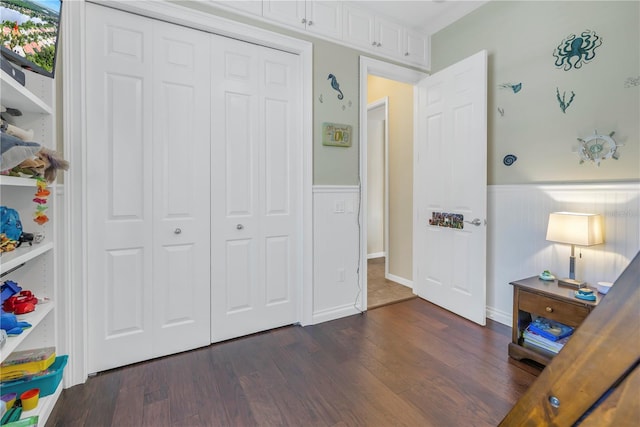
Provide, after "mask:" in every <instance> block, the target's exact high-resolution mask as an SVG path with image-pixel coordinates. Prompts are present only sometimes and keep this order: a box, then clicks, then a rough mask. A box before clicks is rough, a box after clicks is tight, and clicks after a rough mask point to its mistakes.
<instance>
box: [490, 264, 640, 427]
mask: <svg viewBox="0 0 640 427" xmlns="http://www.w3.org/2000/svg"><path fill="white" fill-rule="evenodd" d="M638 390H640V253H638V254H637V255H636V256H635V258H634V259H633V261H631V263H630V264H629V266H628V267H627V268H626V269H625V271H624V272H623V273H622V274H621V275H620V277H619V278H618V280H616V281H615V284H614V286H613V287H612V288H611V290H610V291H609V293H608V294H607V295H606V296H604V297H603V298H602V301H600V302H599V303H598V304H597V306H596V307H595V308H594V309H593V310H592V312H591V313H590V314H589V315H588V316H587V317H586V319H584V321H583V322H582V324H581V325H580V326H579V327H578V328H577V329H576V331H575V332H574V333H573V336H572V337H571V339H570V340H569V341H568V342H567V344H566V345H565V346H564V348H563V349H562V351H560V353H559V354H558V355H557V356H556V357H554V358H553V359H551V361H550V363H549V364H548V365H547V367H546V368H545V369H544V370H543V371H542V373H541V374H540V376H539V377H538V378H537V380H536V381H535V382H534V383H533V384H532V385H531V387H529V389H528V390H527V391H526V393H525V394H524V395H523V396H522V397H521V398H520V400H518V402H517V403H516V405H515V406H514V407H513V408H512V409H511V411H510V412H509V413H508V414H507V416H506V417H505V418H504V419H503V420H502V422H501V423H500V426H518V427H521V426H542V425H546V426H571V425H574V424H576V423H579V424H580V426H583V427H589V426H605V425H606V426H627V425H638V421H640V399H639V398H638Z"/></svg>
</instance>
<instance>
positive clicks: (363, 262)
mask: <svg viewBox="0 0 640 427" xmlns="http://www.w3.org/2000/svg"><path fill="white" fill-rule="evenodd" d="M369 75H374V76H379V77H384V78H385V79H391V80H396V81H399V82H403V83H408V84H412V85H415V84H416V83H417V82H418V81H420V80H421V79H423V78H425V77H427V74H426V73H423V72H421V71H416V70H412V69H410V68H405V67H402V66H400V65H395V64H391V63H388V62H383V61H379V60H376V59H372V58H368V57H366V56H361V57H360V129H359V132H360V141H366V140H367V98H368V88H367V80H368V76H369ZM359 145H360V206H364V207H366V206H367V144H362V143H361V144H359ZM387 216H388V215H387ZM360 224H361V226H360V271H362V272H365V273H364V274H360V275H359V278H360V284H359V285H360V289H362V292H361V293H360V301H356V305H357V306H358V308H359V309H360V310H361V311H365V310H366V309H367V274H366V271H367V209H360ZM387 258H388V251H387ZM387 262H388V261H387ZM385 275H388V270H387V265H385Z"/></svg>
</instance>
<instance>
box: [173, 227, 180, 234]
mask: <svg viewBox="0 0 640 427" xmlns="http://www.w3.org/2000/svg"><path fill="white" fill-rule="evenodd" d="M180 233H182V230H181V229H180V228H176V229H175V230H173V234H180Z"/></svg>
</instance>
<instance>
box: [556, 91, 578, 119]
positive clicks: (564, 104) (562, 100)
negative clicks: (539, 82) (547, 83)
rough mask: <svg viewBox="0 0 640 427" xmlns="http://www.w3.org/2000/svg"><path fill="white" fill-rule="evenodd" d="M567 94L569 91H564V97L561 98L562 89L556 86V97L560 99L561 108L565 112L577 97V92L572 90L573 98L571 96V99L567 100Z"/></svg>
mask: <svg viewBox="0 0 640 427" xmlns="http://www.w3.org/2000/svg"><path fill="white" fill-rule="evenodd" d="M566 95H567V92H562V98H560V89H558V88H556V98H557V99H558V104H559V105H560V109H561V110H562V112H563V113H564V114H566V113H567V108H569V106H570V105H571V103H572V102H573V98H575V97H576V94H575V92H574V91H571V98H569V101H566V99H565V98H566Z"/></svg>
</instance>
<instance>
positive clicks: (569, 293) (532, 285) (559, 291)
mask: <svg viewBox="0 0 640 427" xmlns="http://www.w3.org/2000/svg"><path fill="white" fill-rule="evenodd" d="M510 284H511V285H513V286H516V287H519V288H522V289H526V290H530V291H532V292H535V291H538V292H541V293H544V294H548V295H550V296H556V297H560V298H562V299H565V300H569V301H574V302H577V303H580V304H584V305H592V306H595V305H598V303H599V302H600V300H601V299H602V295H601V294H599V293H598V291H596V290H595V289H594V288H593V287H592V286H589V284H588V283H587V285H586V287H588V288H591V289H592V290H593V294H594V295H595V296H596V300H595V301H585V300H582V299H578V298H576V297H575V291H576V289H575V288H569V287H566V286H558V281H557V280H542V279H541V278H539V277H538V276H532V277H528V278H526V279H520V280H514V281H513V282H511V283H510Z"/></svg>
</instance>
